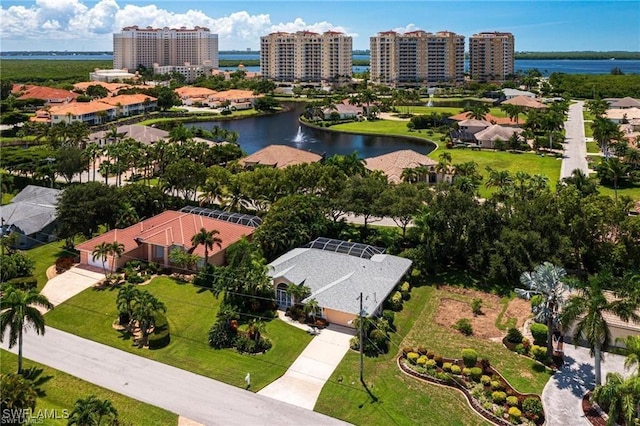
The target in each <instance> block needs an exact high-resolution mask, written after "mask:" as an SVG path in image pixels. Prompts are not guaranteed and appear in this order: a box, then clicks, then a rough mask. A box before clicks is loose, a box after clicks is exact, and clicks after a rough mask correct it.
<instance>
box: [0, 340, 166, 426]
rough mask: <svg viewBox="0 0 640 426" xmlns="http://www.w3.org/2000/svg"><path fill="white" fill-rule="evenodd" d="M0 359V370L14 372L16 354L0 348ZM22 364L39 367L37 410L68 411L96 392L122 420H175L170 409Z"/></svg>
mask: <svg viewBox="0 0 640 426" xmlns="http://www.w3.org/2000/svg"><path fill="white" fill-rule="evenodd" d="M0 361H2V362H0V371H2V373H3V374H6V373H14V372H15V370H16V368H17V364H18V357H17V356H16V355H14V354H12V353H11V352H7V351H5V350H0ZM24 368H26V369H29V368H36V369H38V370H41V373H40V375H39V376H38V378H39V379H42V380H43V382H44V383H42V384H41V385H40V386H39V389H40V390H41V391H42V392H43V393H44V395H43V396H41V397H39V398H38V402H37V403H36V412H37V410H57V411H58V413H60V414H61V413H62V410H69V412H70V411H71V410H72V409H73V406H74V404H75V402H76V400H78V399H79V398H85V397H87V396H89V395H96V396H97V397H98V398H99V399H108V400H110V401H111V402H112V403H113V405H114V407H116V409H117V410H118V416H119V420H120V421H121V422H122V423H123V424H133V425H141V424H149V425H150V424H154V425H176V424H178V416H177V415H176V414H174V413H171V412H169V411H166V410H163V409H161V408H158V407H154V406H153V405H149V404H145V403H143V402H140V401H137V400H135V399H132V398H129V397H126V396H124V395H121V394H119V393H116V392H113V391H110V390H108V389H105V388H102V387H100V386H96V385H94V384H92V383H89V382H85V381H84V380H82V379H79V378H77V377H74V376H71V375H69V374H67V373H63V372H62V371H58V370H55V369H53V368H50V367H46V366H44V365H42V364H38V363H36V362H33V361H30V360H27V359H25V360H24ZM46 424H47V425H60V426H62V425H66V424H67V420H66V419H48V420H47V423H46Z"/></svg>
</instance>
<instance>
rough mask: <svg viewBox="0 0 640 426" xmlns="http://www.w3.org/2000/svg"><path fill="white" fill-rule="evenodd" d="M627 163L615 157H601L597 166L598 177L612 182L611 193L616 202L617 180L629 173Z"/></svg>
mask: <svg viewBox="0 0 640 426" xmlns="http://www.w3.org/2000/svg"><path fill="white" fill-rule="evenodd" d="M629 169H630V168H629V165H627V164H624V163H623V162H622V161H620V160H619V159H617V158H603V159H602V161H600V166H599V167H598V176H600V179H601V180H603V179H605V180H608V181H610V182H612V183H613V193H614V195H615V200H616V203H617V202H618V182H619V181H620V180H621V179H624V178H626V177H627V176H628V175H629Z"/></svg>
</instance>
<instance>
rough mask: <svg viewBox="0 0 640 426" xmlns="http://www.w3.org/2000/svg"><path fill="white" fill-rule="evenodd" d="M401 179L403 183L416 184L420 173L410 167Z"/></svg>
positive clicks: (403, 171)
mask: <svg viewBox="0 0 640 426" xmlns="http://www.w3.org/2000/svg"><path fill="white" fill-rule="evenodd" d="M400 177H401V178H402V181H403V182H407V183H416V182H417V181H418V171H417V170H416V169H415V168H412V167H409V168H406V169H403V170H402V175H400Z"/></svg>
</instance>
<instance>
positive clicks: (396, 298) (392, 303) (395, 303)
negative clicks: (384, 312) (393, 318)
mask: <svg viewBox="0 0 640 426" xmlns="http://www.w3.org/2000/svg"><path fill="white" fill-rule="evenodd" d="M389 309H391V310H392V311H395V312H399V311H401V310H402V293H400V292H399V291H396V292H395V293H393V294H392V295H391V297H390V298H389Z"/></svg>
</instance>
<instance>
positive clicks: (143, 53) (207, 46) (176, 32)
mask: <svg viewBox="0 0 640 426" xmlns="http://www.w3.org/2000/svg"><path fill="white" fill-rule="evenodd" d="M205 63H206V64H208V65H209V66H211V67H213V68H218V35H217V34H212V33H211V32H210V31H209V29H208V28H204V27H195V28H192V29H190V28H189V29H188V28H185V27H182V28H179V29H176V28H168V27H164V28H152V27H146V28H139V27H137V26H132V27H125V28H123V29H122V31H121V32H120V34H114V35H113V68H114V69H123V68H126V69H129V70H135V69H137V68H138V66H139V65H143V66H145V67H147V68H152V67H153V66H154V64H158V65H159V66H174V67H177V66H185V65H186V64H188V65H191V66H193V65H196V66H199V65H203V64H205Z"/></svg>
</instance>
